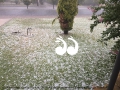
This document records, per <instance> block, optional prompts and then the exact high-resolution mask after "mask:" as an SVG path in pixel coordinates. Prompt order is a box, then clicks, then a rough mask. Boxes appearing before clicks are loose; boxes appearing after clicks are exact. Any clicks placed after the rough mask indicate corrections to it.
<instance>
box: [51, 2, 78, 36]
mask: <svg viewBox="0 0 120 90" xmlns="http://www.w3.org/2000/svg"><path fill="white" fill-rule="evenodd" d="M57 12H58V15H59V16H58V18H59V22H60V28H61V29H62V30H63V32H64V34H68V31H70V30H71V29H72V27H73V22H74V17H75V16H76V15H77V13H78V0H59V2H58V7H57ZM54 21H55V20H53V22H54Z"/></svg>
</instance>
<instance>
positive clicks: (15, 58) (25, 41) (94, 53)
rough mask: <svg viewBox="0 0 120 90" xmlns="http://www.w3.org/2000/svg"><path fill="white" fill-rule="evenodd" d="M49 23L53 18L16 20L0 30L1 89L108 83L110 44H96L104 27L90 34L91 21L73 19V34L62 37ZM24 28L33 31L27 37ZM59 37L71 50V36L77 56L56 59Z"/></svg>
mask: <svg viewBox="0 0 120 90" xmlns="http://www.w3.org/2000/svg"><path fill="white" fill-rule="evenodd" d="M52 20H53V18H43V19H42V18H32V19H31V18H16V19H12V20H11V21H9V22H8V23H6V24H5V25H3V26H1V27H0V84H1V85H2V87H4V86H5V87H41V86H43V87H48V86H50V87H51V86H54V87H90V88H91V87H93V86H96V85H100V86H103V85H104V84H106V83H108V81H109V78H110V74H111V70H112V67H113V63H112V61H111V60H110V56H109V54H108V53H109V51H110V48H111V45H112V42H109V44H108V45H109V46H105V45H104V44H101V43H100V42H97V39H99V38H100V36H101V34H100V33H101V32H102V31H103V30H105V26H104V25H99V26H98V27H96V28H95V30H94V32H93V33H90V24H91V23H92V21H90V20H88V18H87V17H84V18H76V19H75V21H74V27H73V30H71V31H70V32H69V34H68V35H63V32H62V30H60V28H59V22H58V21H56V22H55V24H54V25H52V24H51V23H52ZM27 28H32V30H31V33H30V32H29V35H27ZM15 32H20V33H15ZM59 36H61V37H62V38H63V39H64V40H65V41H66V42H67V44H68V46H70V45H72V46H74V44H73V43H72V42H71V41H69V40H68V38H69V37H70V36H72V37H73V38H74V39H75V40H76V41H77V42H78V44H79V50H78V53H77V54H76V55H74V56H70V55H69V54H67V53H66V54H64V55H63V56H59V55H57V54H56V53H55V48H56V47H58V46H60V45H61V46H62V44H61V43H56V42H55V41H56V38H57V37H59ZM31 90H32V89H31ZM35 90H36V89H35ZM45 90H47V89H45ZM65 90H66V89H65ZM68 90H70V89H68ZM71 90H73V89H71Z"/></svg>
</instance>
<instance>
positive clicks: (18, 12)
mask: <svg viewBox="0 0 120 90" xmlns="http://www.w3.org/2000/svg"><path fill="white" fill-rule="evenodd" d="M91 15H92V12H91V11H90V10H89V9H88V8H87V7H79V11H78V15H77V16H91ZM21 16H30V17H31V16H57V12H56V7H55V9H53V8H52V7H29V9H27V8H26V7H25V6H22V7H0V17H21Z"/></svg>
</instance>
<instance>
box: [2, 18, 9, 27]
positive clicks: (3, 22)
mask: <svg viewBox="0 0 120 90" xmlns="http://www.w3.org/2000/svg"><path fill="white" fill-rule="evenodd" d="M10 19H11V18H7V19H0V26H2V25H3V24H5V23H6V22H8V21H9V20H10Z"/></svg>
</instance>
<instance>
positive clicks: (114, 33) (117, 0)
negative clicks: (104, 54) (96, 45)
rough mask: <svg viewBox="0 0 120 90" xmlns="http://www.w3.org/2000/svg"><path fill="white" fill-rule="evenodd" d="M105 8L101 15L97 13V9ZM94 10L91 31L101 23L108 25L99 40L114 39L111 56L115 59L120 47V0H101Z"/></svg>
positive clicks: (105, 41)
mask: <svg viewBox="0 0 120 90" xmlns="http://www.w3.org/2000/svg"><path fill="white" fill-rule="evenodd" d="M101 9H103V12H102V13H101V14H100V15H97V14H96V13H97V11H99V10H101ZM91 10H92V11H93V15H92V20H94V23H93V24H91V26H90V28H91V32H93V29H94V27H95V26H97V25H98V24H100V23H103V24H105V25H106V30H105V31H103V32H102V37H101V39H100V40H99V41H101V42H104V43H105V44H107V42H108V41H109V40H111V39H113V40H114V43H115V44H114V46H113V47H112V48H111V51H112V52H111V57H112V59H114V60H115V58H116V55H117V54H118V50H119V49H120V13H119V12H120V0H100V2H99V6H97V7H92V8H91Z"/></svg>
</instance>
